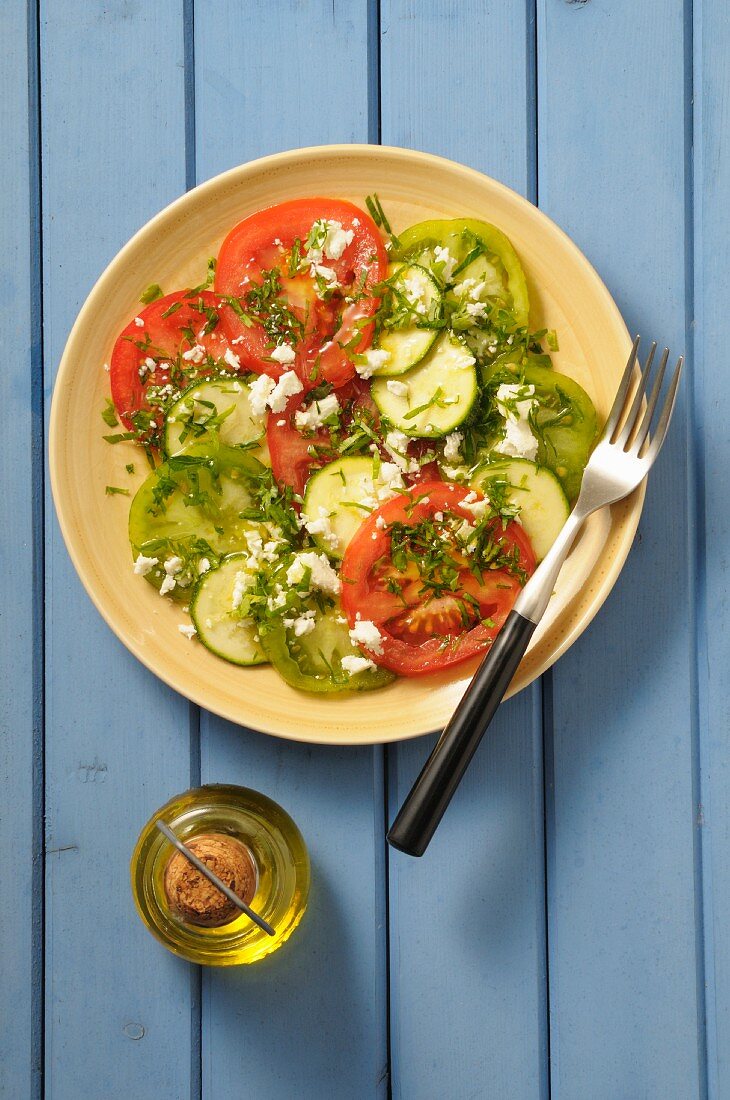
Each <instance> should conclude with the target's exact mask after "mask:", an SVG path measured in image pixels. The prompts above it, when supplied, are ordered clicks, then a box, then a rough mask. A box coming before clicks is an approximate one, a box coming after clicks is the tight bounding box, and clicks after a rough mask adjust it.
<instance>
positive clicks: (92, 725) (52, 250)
mask: <svg viewBox="0 0 730 1100" xmlns="http://www.w3.org/2000/svg"><path fill="white" fill-rule="evenodd" d="M41 16H42V22H41V48H42V57H41V72H42V122H43V150H42V151H43V246H44V248H43V262H44V272H43V276H44V278H43V285H44V307H45V309H44V320H45V336H46V356H45V363H46V387H47V395H48V394H50V388H51V383H52V380H53V371H54V366H55V364H56V363H57V362H58V360H59V357H60V355H61V351H62V348H63V344H64V341H65V338H66V334H67V332H68V330H69V328H70V326H71V323H72V321H73V319H74V316H75V314H76V312H77V310H78V308H79V306H80V305H81V303H82V301H83V299H84V297H85V295H86V293H87V292H88V290H89V289H90V287H91V285H92V282H93V280H94V279H95V278H96V276H97V275H98V274H99V272H100V271H101V270H102V268H103V267H104V265H105V264H106V263H107V261H108V260H109V259H110V258H111V257H112V256H113V255H114V253H115V252H116V251H117V250H118V248H119V247H120V246H121V245H122V244H123V243H124V241H125V240H126V239H127V238H128V237H129V236H130V235H131V234H132V233H133V232H134V231H135V230H136V229H137V228H138V227H139V226H140V225H141V224H142V223H143V222H144V221H145V220H146V219H147V218H148V217H150V216H151V215H152V214H153V213H155V212H156V211H157V210H158V208H160V207H161V206H163V205H164V204H165V203H166V202H168V201H169V200H170V199H172V198H173V197H176V196H177V195H178V194H179V193H181V192H182V191H183V190H184V188H185V142H184V137H185V128H184V115H183V101H184V87H183V76H184V74H183V26H182V15H181V10H180V5H179V3H178V2H177V0H162V2H160V3H156V4H155V5H146V4H143V5H139V4H136V5H132V4H128V3H126V2H122V0H114V2H112V3H108V4H105V5H103V6H101V5H98V4H88V3H85V2H84V0H69V2H67V3H64V4H62V5H60V4H56V3H44V4H43V5H42V11H41ZM151 274H153V273H151ZM100 369H101V364H100ZM102 428H103V425H101V422H99V430H101V429H102ZM90 430H91V431H95V430H97V426H96V425H91V426H90ZM47 520H48V522H47V543H46V545H47V602H46V609H47V650H46V659H47V702H46V714H47V794H46V797H47V847H48V862H47V870H46V883H47V887H46V889H47V915H46V919H47V936H46V943H47V968H46V1009H47V1011H46V1086H47V1090H48V1095H52V1096H53V1097H54V1098H55V1100H77V1098H78V1097H79V1096H83V1095H93V1096H99V1097H101V1096H105V1097H107V1096H108V1097H111V1096H129V1097H134V1098H135V1100H145V1098H147V1097H149V1098H156V1097H159V1096H166V1097H167V1096H170V1097H172V1096H175V1097H178V1096H179V1097H182V1096H187V1095H188V1094H189V1090H190V1077H191V1057H190V1053H191V1048H190V1039H191V977H192V972H191V970H190V968H189V967H188V966H187V965H186V964H184V963H181V962H180V961H178V960H177V959H175V958H173V957H172V956H171V955H169V954H168V953H167V952H166V951H165V950H164V949H163V948H162V947H161V946H160V945H159V944H157V943H156V942H155V941H154V940H153V939H152V938H151V937H150V936H149V935H148V933H147V932H146V930H145V929H144V928H143V926H142V924H141V922H140V921H139V920H138V919H137V917H136V914H135V911H134V907H133V904H132V898H131V893H130V888H129V872H128V865H129V857H130V855H131V852H132V849H133V846H134V843H135V840H136V837H137V834H138V832H139V830H140V828H141V826H142V825H143V823H144V822H145V820H146V819H147V817H148V816H149V814H150V813H151V812H152V811H153V810H154V809H156V808H157V806H159V805H160V804H161V803H162V802H163V801H165V800H166V799H167V798H168V797H169V796H170V795H172V794H174V793H176V792H177V791H180V790H182V789H184V788H185V787H187V786H188V785H189V766H190V765H189V717H188V715H189V711H188V705H187V703H186V702H184V701H183V700H182V699H180V698H179V697H178V696H175V695H174V694H173V693H172V692H170V691H169V689H167V688H166V687H164V686H163V685H162V684H160V683H158V682H157V681H156V680H155V679H154V677H152V675H151V674H150V673H149V672H147V671H146V670H145V669H144V668H143V667H142V666H141V665H140V664H138V663H137V662H136V661H135V660H134V659H133V658H132V657H131V656H130V655H129V654H128V653H127V652H126V650H124V649H123V648H122V646H121V645H120V644H119V643H118V642H117V641H116V639H115V638H114V637H113V636H112V634H111V633H110V631H109V630H108V629H107V627H106V626H105V625H104V624H103V623H102V621H101V620H100V618H99V617H98V616H97V613H96V611H95V610H94V608H93V607H92V605H91V603H90V601H89V599H88V598H87V596H86V595H85V593H84V592H83V591H82V590H81V585H80V583H79V582H78V580H77V578H76V577H75V575H74V573H73V570H72V567H71V564H70V562H69V560H68V557H67V554H66V551H65V548H64V546H63V543H62V540H61V536H60V534H59V532H58V528H57V525H56V521H55V517H54V515H53V509H52V505H51V503H50V501H49V503H48V509H47Z"/></svg>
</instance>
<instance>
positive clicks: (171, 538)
mask: <svg viewBox="0 0 730 1100" xmlns="http://www.w3.org/2000/svg"><path fill="white" fill-rule="evenodd" d="M557 341H558V337H557V334H556V333H554V332H551V331H538V332H536V331H531V330H530V318H529V299H528V291H527V284H526V281H525V276H524V273H523V270H522V267H521V264H520V261H519V258H518V256H517V253H516V252H515V250H514V248H513V246H512V244H511V243H510V241H509V240H508V238H507V237H506V236H505V235H504V233H502V232H501V231H500V230H499V229H497V228H496V227H495V226H493V225H490V224H489V223H487V222H482V221H477V220H474V219H472V218H459V219H450V220H433V221H426V222H420V223H419V224H417V225H412V226H410V227H409V228H407V229H405V230H403V231H401V232H399V234H398V235H397V236H396V234H395V233H394V232H393V231H392V229H391V226H390V223H389V221H388V219H387V217H386V214H385V212H384V210H383V208H382V206H381V204H380V201H379V200H378V198H377V196H372V197H368V198H367V200H366V202H365V204H364V208H362V209H361V208H360V207H359V206H357V205H355V204H353V203H350V202H346V201H344V200H341V199H336V198H306V199H294V200H292V201H289V202H284V203H280V204H278V205H276V206H272V207H270V208H268V209H265V210H261V211H259V212H257V213H255V214H252V215H250V216H249V217H247V218H245V219H244V220H243V221H241V222H240V223H239V224H238V225H236V226H234V227H233V228H232V229H231V231H230V232H229V233H228V235H227V236H226V238H225V240H224V241H223V243H222V245H221V247H220V250H219V252H218V255H217V257H216V258H215V259H211V260H210V261H209V264H208V271H207V274H206V276H205V278H204V279H203V281H202V283H201V284H200V285H199V286H196V287H193V288H187V289H184V290H176V291H173V292H171V293H163V292H162V290H161V288H160V287H159V286H157V285H156V284H153V285H152V286H150V287H149V288H148V289H147V290H146V291H145V292H144V294H143V296H142V299H141V303H140V309H139V311H138V313H137V314H136V315H135V316H134V317H132V319H131V320H130V321H129V323H128V324H127V325H126V327H125V328H124V329H123V330H122V332H121V333H120V334H119V336H118V338H117V340H116V343H115V344H114V348H113V351H112V354H111V358H110V361H109V364H108V369H109V374H110V383H111V401H110V402H109V405H108V407H107V409H105V410H104V412H103V417H104V420H105V422H106V423H107V424H108V425H109V428H111V429H113V430H112V432H111V433H110V434H108V435H106V436H105V438H106V439H107V440H108V441H109V442H110V443H113V444H121V445H123V446H125V447H128V448H129V450H130V457H131V458H132V459H134V461H130V462H129V463H127V464H126V469H127V471H128V473H129V474H134V473H135V470H136V469H137V468H138V465H139V462H140V461H141V462H144V461H145V460H146V461H147V462H148V463H149V467H150V469H149V473H148V475H147V477H146V479H145V480H144V482H143V483H142V484H141V486H140V487H139V488H138V489H137V491H136V493H135V494H134V496H133V499H132V500H131V507H130V512H129V540H130V544H131V548H132V571H133V573H134V574H136V575H137V576H138V577H139V578H144V582H146V583H148V584H150V585H152V586H154V588H155V589H157V591H158V593H159V595H160V597H161V598H162V599H166V600H171V601H176V602H177V604H178V605H179V607H180V611H181V618H182V619H183V621H181V623H180V626H179V629H180V632H181V634H182V635H184V636H185V637H186V638H188V639H190V640H191V641H193V642H194V643H195V644H202V645H203V646H205V647H206V648H207V649H208V650H210V651H211V652H212V653H214V654H216V655H217V656H218V657H220V658H222V659H224V660H226V661H230V662H232V663H234V664H237V665H241V666H244V665H258V664H262V663H264V662H270V663H271V664H272V665H273V666H274V667H275V668H276V669H277V670H278V672H279V673H280V674H281V676H282V677H283V678H284V679H285V680H286V681H287V682H288V683H289V684H291V685H292V686H294V687H296V688H299V689H302V690H304V691H313V692H342V691H355V690H357V691H360V690H365V689H371V688H378V687H381V686H383V685H385V684H388V683H389V682H390V681H392V680H393V678H394V677H395V676H419V675H422V674H426V673H431V672H435V671H439V670H442V669H445V668H448V667H449V666H453V665H456V664H458V663H459V662H462V661H465V660H467V659H468V658H470V657H473V656H475V655H477V654H480V653H483V652H485V651H486V650H487V649H488V648H489V647H490V645H491V644H492V642H493V640H494V638H495V637H496V635H497V633H498V631H499V630H500V628H501V627H502V625H503V623H504V621H505V619H506V618H507V615H508V614H509V611H510V609H511V607H512V605H513V603H514V600H515V598H516V596H517V594H518V592H519V591H520V589H521V587H522V586H523V585H524V583H525V582H526V580H527V579H528V577H529V576H530V575H531V573H532V572H533V570H534V569H535V565H536V563H537V562H539V561H540V560H541V558H542V557H544V555H545V553H546V552H547V550H548V549H549V547H550V545H551V544H552V542H553V540H554V539H555V537H556V535H557V533H558V531H559V530H560V528H561V527H562V525H563V524H564V522H565V520H566V518H567V515H568V512H569V509H570V507H571V504H572V502H573V501H574V499H575V498H576V496H577V494H578V492H579V489H580V483H581V477H582V474H583V469H584V467H585V464H586V462H587V459H588V456H589V454H590V451H591V448H592V446H593V443H594V441H595V438H596V433H597V423H596V413H595V409H594V407H593V404H592V402H591V400H590V398H589V396H588V395H587V394H586V392H585V391H584V390H583V389H582V388H581V387H580V386H579V385H578V384H577V383H576V382H575V381H574V380H573V379H572V378H570V377H568V376H566V375H563V374H560V373H558V372H556V371H555V370H554V369H553V367H552V363H551V358H550V352H551V351H554V350H556V349H557ZM133 449H135V450H136V452H137V454H131V452H132V450H133ZM137 455H139V457H137ZM107 492H108V493H109V494H110V495H116V494H123V495H128V496H131V495H132V494H131V490H129V489H126V488H124V487H119V486H108V487H107ZM139 583H143V581H142V580H140V581H139Z"/></svg>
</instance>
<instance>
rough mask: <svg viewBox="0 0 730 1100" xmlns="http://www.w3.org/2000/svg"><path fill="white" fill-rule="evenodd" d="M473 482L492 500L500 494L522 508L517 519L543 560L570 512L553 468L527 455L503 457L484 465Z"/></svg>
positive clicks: (502, 497)
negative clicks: (532, 460)
mask: <svg viewBox="0 0 730 1100" xmlns="http://www.w3.org/2000/svg"><path fill="white" fill-rule="evenodd" d="M470 484H471V486H472V488H473V489H478V490H479V491H480V492H481V493H484V495H485V496H486V497H489V498H490V499H491V500H494V499H495V498H498V499H500V500H505V501H507V502H508V503H509V504H513V505H516V506H517V507H518V508H519V510H520V511H519V514H518V516H517V520H518V522H519V523H521V524H522V526H523V527H524V529H525V532H526V534H527V537H528V538H529V540H530V542H531V543H532V549H533V550H534V552H535V557H536V558H537V560H538V561H542V559H543V558H544V557H545V555H546V554H547V552H548V550H549V549H550V547H551V546H552V544H553V543H554V542H555V539H556V538H557V537H558V534H559V533H560V529H561V528H562V527H563V525H564V523H565V521H566V520H567V518H568V514H569V512H570V506H569V504H568V498H567V497H566V495H565V492H564V491H563V487H562V485H561V484H560V481H559V480H558V478H557V477H556V476H555V474H554V473H553V472H552V470H548V469H547V467H545V466H537V465H536V464H535V463H534V462H530V461H529V459H526V458H510V459H502V460H498V461H496V462H488V463H487V464H486V465H484V466H480V467H479V468H478V469H477V470H476V471H475V472H474V474H473V476H472V478H471V482H470Z"/></svg>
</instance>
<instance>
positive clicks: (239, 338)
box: [231, 335, 245, 346]
mask: <svg viewBox="0 0 730 1100" xmlns="http://www.w3.org/2000/svg"><path fill="white" fill-rule="evenodd" d="M244 339H245V337H244V336H243V335H241V336H237V337H236V338H235V340H231V343H232V344H234V345H235V346H238V344H242V343H243V341H244Z"/></svg>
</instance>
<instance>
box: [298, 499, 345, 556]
mask: <svg viewBox="0 0 730 1100" xmlns="http://www.w3.org/2000/svg"><path fill="white" fill-rule="evenodd" d="M304 527H305V528H306V530H307V531H309V534H310V535H320V536H321V537H322V539H323V540H324V541H325V542H326V543H327V545H328V546H329V547H330V548H331V549H332V550H336V549H337V547H338V546H339V544H340V540H339V538H338V537H337V535H336V534H335V532H334V531H333V530H332V522H331V520H330V513H329V512H328V511H327V509H326V508H320V509H319V516H318V517H317V518H315V519H306V518H305V519H304Z"/></svg>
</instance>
